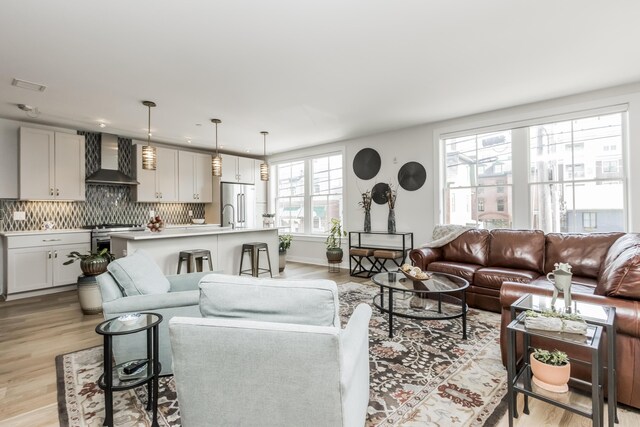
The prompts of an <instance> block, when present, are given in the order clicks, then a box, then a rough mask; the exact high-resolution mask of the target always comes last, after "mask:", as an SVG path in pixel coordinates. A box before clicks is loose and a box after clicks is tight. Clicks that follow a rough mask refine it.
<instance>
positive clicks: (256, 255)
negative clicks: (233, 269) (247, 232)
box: [238, 242, 273, 277]
mask: <svg viewBox="0 0 640 427" xmlns="http://www.w3.org/2000/svg"><path fill="white" fill-rule="evenodd" d="M247 252H248V253H249V256H250V257H251V269H247V270H243V269H242V263H243V261H244V254H245V253H247ZM260 252H266V253H267V262H268V263H269V268H260ZM266 272H269V275H270V276H271V277H273V273H271V257H269V246H267V244H266V243H263V242H251V243H245V244H244V245H242V253H241V254H240V273H238V274H239V275H240V276H242V275H243V274H248V273H251V275H252V276H253V277H258V275H259V274H261V273H266Z"/></svg>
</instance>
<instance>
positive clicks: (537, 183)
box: [529, 113, 624, 232]
mask: <svg viewBox="0 0 640 427" xmlns="http://www.w3.org/2000/svg"><path fill="white" fill-rule="evenodd" d="M529 170H530V175H529V183H530V192H529V195H530V197H531V214H532V217H531V219H532V226H533V227H534V228H540V229H542V230H545V231H548V232H549V231H556V232H558V231H559V232H590V231H620V230H624V188H623V174H622V172H623V171H622V114H619V113H618V114H609V115H605V116H598V117H588V118H584V119H577V120H567V121H562V122H556V123H548V124H544V125H540V126H532V127H530V128H529ZM596 217H597V218H598V221H596Z"/></svg>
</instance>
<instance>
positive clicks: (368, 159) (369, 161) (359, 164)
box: [353, 148, 381, 179]
mask: <svg viewBox="0 0 640 427" xmlns="http://www.w3.org/2000/svg"><path fill="white" fill-rule="evenodd" d="M380 164H381V161H380V154H378V152H377V151H376V150H374V149H373V148H363V149H362V150H360V151H358V154H356V156H355V157H354V158H353V172H354V173H355V174H356V176H357V177H358V178H360V179H371V178H373V177H374V176H376V175H377V174H378V172H379V171H380Z"/></svg>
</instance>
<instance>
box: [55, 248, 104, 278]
mask: <svg viewBox="0 0 640 427" xmlns="http://www.w3.org/2000/svg"><path fill="white" fill-rule="evenodd" d="M67 258H70V259H69V260H68V261H65V262H64V263H63V264H64V265H69V264H72V263H74V262H76V261H80V269H81V270H82V274H84V275H85V276H97V275H98V274H102V273H104V272H105V271H107V265H108V264H109V263H110V262H111V261H113V259H114V257H113V254H111V253H109V250H108V249H107V248H104V249H102V250H100V251H98V252H89V253H86V254H81V253H80V252H77V251H73V252H71V253H69V254H68V255H67Z"/></svg>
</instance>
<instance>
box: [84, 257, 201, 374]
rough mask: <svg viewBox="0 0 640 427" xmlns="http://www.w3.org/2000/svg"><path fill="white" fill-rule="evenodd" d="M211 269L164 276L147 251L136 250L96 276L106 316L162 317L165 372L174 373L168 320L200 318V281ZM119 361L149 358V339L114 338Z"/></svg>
mask: <svg viewBox="0 0 640 427" xmlns="http://www.w3.org/2000/svg"><path fill="white" fill-rule="evenodd" d="M207 274H210V272H202V273H189V274H180V275H175V276H165V275H164V274H162V272H161V270H160V268H159V267H158V266H157V265H156V263H155V261H154V260H153V259H152V258H151V257H150V256H149V255H148V254H147V253H145V252H144V251H136V252H135V253H134V254H132V255H129V256H127V257H125V258H119V259H117V260H115V261H113V262H112V263H110V264H109V267H108V271H107V272H106V273H103V274H101V275H99V276H97V277H96V280H97V282H98V284H99V285H100V293H101V295H102V311H103V313H104V318H105V320H106V319H112V318H114V317H118V316H121V315H123V314H128V313H139V312H142V311H148V312H153V313H158V314H161V315H162V316H163V318H164V319H163V321H162V323H161V324H160V327H159V328H158V344H159V350H160V364H161V365H162V371H161V373H162V375H167V374H171V373H172V370H171V347H170V344H169V320H170V319H171V318H172V317H173V316H189V317H200V316H201V315H200V309H199V306H198V301H199V296H200V291H199V289H198V282H199V281H200V279H201V278H202V277H204V276H205V275H207ZM113 353H114V357H115V360H116V362H117V363H121V362H125V361H127V360H131V359H143V358H145V357H146V354H147V350H146V341H145V339H144V338H142V335H141V334H133V335H122V336H116V337H114V341H113Z"/></svg>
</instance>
